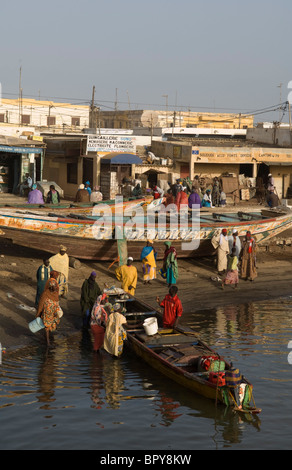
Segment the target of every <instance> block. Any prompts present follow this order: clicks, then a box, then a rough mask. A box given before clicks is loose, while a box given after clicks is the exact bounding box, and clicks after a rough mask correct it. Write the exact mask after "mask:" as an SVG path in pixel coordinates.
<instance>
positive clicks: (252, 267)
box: [241, 231, 257, 281]
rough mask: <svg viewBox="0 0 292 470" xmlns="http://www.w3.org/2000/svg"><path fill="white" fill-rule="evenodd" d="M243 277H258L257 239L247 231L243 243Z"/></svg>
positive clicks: (251, 279)
mask: <svg viewBox="0 0 292 470" xmlns="http://www.w3.org/2000/svg"><path fill="white" fill-rule="evenodd" d="M241 277H242V278H243V279H245V280H246V281H247V280H248V279H249V280H250V281H253V280H254V279H255V278H256V277H257V268H256V241H255V238H254V237H252V236H251V233H250V232H249V231H248V232H246V237H245V240H244V241H243V244H242V258H241Z"/></svg>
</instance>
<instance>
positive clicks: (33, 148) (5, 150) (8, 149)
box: [0, 145, 43, 153]
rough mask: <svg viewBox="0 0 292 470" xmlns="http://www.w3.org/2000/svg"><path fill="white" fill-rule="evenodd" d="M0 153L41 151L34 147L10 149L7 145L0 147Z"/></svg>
mask: <svg viewBox="0 0 292 470" xmlns="http://www.w3.org/2000/svg"><path fill="white" fill-rule="evenodd" d="M0 152H7V153H43V149H39V148H35V147H12V146H9V145H0Z"/></svg>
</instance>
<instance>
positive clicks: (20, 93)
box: [18, 66, 22, 125]
mask: <svg viewBox="0 0 292 470" xmlns="http://www.w3.org/2000/svg"><path fill="white" fill-rule="evenodd" d="M21 72H22V67H21V66H20V69H19V98H18V99H19V125H21V119H22V87H21Z"/></svg>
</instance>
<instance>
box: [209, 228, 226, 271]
mask: <svg viewBox="0 0 292 470" xmlns="http://www.w3.org/2000/svg"><path fill="white" fill-rule="evenodd" d="M211 243H212V245H213V247H214V248H215V249H217V271H218V274H223V273H225V272H226V270H227V255H228V253H229V244H228V238H227V230H226V228H223V229H222V232H221V233H220V235H219V237H218V235H215V236H214V237H213V238H212V240H211Z"/></svg>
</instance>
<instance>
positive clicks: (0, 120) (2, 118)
mask: <svg viewBox="0 0 292 470" xmlns="http://www.w3.org/2000/svg"><path fill="white" fill-rule="evenodd" d="M0 122H5V114H0Z"/></svg>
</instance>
